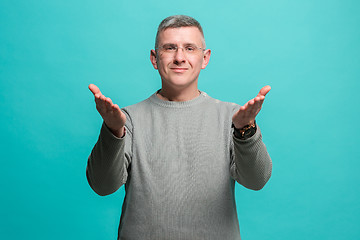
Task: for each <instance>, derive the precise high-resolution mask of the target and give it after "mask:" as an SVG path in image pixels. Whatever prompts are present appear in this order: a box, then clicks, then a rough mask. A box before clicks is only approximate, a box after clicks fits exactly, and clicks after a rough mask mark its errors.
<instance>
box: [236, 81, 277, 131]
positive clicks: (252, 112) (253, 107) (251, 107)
mask: <svg viewBox="0 0 360 240" xmlns="http://www.w3.org/2000/svg"><path fill="white" fill-rule="evenodd" d="M270 89H271V87H270V86H265V87H263V88H262V89H261V90H260V92H259V94H258V95H257V96H256V97H255V98H253V99H251V100H250V101H248V102H247V103H246V104H245V105H244V106H241V107H240V109H239V111H237V112H236V113H235V114H234V116H233V117H232V121H233V124H234V125H235V127H236V128H239V129H240V128H243V127H244V126H246V125H251V124H253V123H254V122H255V117H256V115H257V114H258V113H259V112H260V109H261V106H262V104H263V102H264V99H265V95H266V94H267V93H268V92H269V91H270Z"/></svg>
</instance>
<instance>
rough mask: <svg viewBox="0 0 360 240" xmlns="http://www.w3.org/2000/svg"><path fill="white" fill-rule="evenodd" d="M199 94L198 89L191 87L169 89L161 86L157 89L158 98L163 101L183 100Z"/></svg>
mask: <svg viewBox="0 0 360 240" xmlns="http://www.w3.org/2000/svg"><path fill="white" fill-rule="evenodd" d="M199 95H200V91H199V89H198V88H197V86H196V88H191V89H169V88H164V86H163V88H162V89H160V91H158V93H157V96H158V98H160V99H162V100H165V101H174V102H185V101H189V100H192V99H194V98H196V97H198V96H199Z"/></svg>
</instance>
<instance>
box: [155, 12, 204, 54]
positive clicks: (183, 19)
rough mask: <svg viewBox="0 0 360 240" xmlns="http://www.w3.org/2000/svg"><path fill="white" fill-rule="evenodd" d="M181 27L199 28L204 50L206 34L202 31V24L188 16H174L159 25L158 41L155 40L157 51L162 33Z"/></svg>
mask: <svg viewBox="0 0 360 240" xmlns="http://www.w3.org/2000/svg"><path fill="white" fill-rule="evenodd" d="M180 27H197V28H198V29H199V31H200V32H201V35H202V37H203V39H202V42H203V47H204V48H205V47H206V46H205V38H204V32H203V30H202V27H201V25H200V23H199V22H198V21H197V20H196V19H194V18H192V17H189V16H186V15H174V16H170V17H167V18H165V19H164V20H162V21H161V23H160V24H159V27H158V30H157V33H156V39H155V49H157V48H158V42H159V35H160V33H161V32H162V31H164V30H166V29H168V28H180Z"/></svg>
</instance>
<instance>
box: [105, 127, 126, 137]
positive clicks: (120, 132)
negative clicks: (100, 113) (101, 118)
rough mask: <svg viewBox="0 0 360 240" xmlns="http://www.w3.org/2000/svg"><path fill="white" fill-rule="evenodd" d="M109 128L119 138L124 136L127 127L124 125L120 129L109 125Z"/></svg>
mask: <svg viewBox="0 0 360 240" xmlns="http://www.w3.org/2000/svg"><path fill="white" fill-rule="evenodd" d="M108 129H109V130H110V132H111V133H112V134H113V135H114V136H115V137H117V138H123V137H124V136H125V133H126V130H125V127H122V128H120V129H113V128H110V127H108Z"/></svg>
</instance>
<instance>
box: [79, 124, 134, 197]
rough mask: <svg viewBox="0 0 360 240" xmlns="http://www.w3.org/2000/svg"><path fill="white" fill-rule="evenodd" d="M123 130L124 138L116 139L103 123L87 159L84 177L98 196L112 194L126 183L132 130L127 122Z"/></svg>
mask: <svg viewBox="0 0 360 240" xmlns="http://www.w3.org/2000/svg"><path fill="white" fill-rule="evenodd" d="M125 128H126V133H125V136H124V137H122V138H118V137H116V136H115V135H113V134H112V133H111V132H110V130H109V129H108V127H107V126H106V125H105V123H103V125H102V127H101V130H100V135H99V138H98V141H97V142H96V144H95V146H94V148H93V149H92V151H91V154H90V156H89V158H88V164H87V168H86V177H87V180H88V182H89V185H90V187H91V188H92V189H93V190H94V191H95V192H96V193H97V194H99V195H100V196H105V195H109V194H111V193H114V192H115V191H117V190H118V189H119V188H120V187H121V186H122V185H123V184H125V183H126V180H127V177H128V169H129V165H130V163H131V151H130V150H131V145H132V132H131V130H132V129H131V128H130V127H129V125H128V121H127V125H126V126H125Z"/></svg>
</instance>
